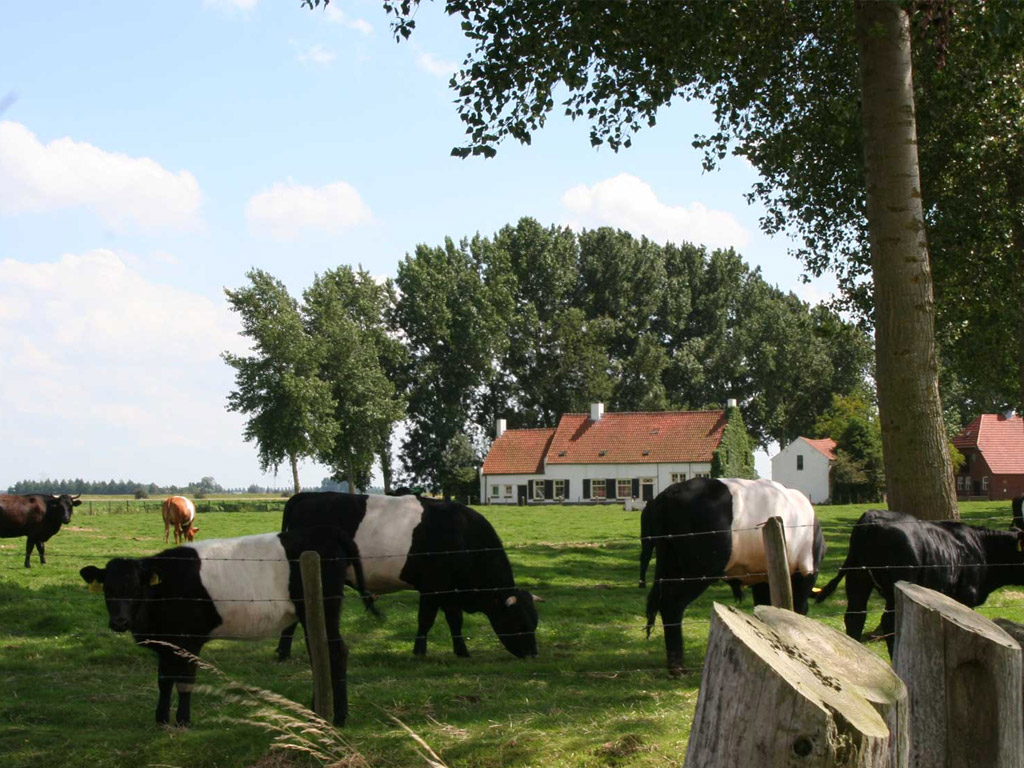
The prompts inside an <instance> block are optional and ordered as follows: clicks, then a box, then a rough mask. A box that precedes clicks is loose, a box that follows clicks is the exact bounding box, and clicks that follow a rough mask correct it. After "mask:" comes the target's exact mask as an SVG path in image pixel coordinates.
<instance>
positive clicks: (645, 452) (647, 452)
mask: <svg viewBox="0 0 1024 768" xmlns="http://www.w3.org/2000/svg"><path fill="white" fill-rule="evenodd" d="M642 455H643V456H650V455H651V452H650V451H644V452H643V454H642Z"/></svg>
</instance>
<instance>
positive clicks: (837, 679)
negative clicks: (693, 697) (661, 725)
mask: <svg viewBox="0 0 1024 768" xmlns="http://www.w3.org/2000/svg"><path fill="white" fill-rule="evenodd" d="M796 619H797V620H798V622H799V623H800V624H801V625H802V624H803V623H805V622H806V623H813V622H812V621H811V620H809V619H805V618H803V617H796ZM803 631H806V632H812V630H810V629H806V630H803ZM813 632H814V634H815V636H816V637H820V636H827V635H828V633H830V632H831V633H833V634H838V633H836V632H835V630H833V629H830V628H829V627H825V626H822V627H821V628H820V630H813ZM834 645H835V646H836V647H843V645H842V643H841V641H838V640H837V641H834ZM845 650H846V651H848V652H849V654H850V655H851V656H853V657H860V656H869V655H871V652H870V651H868V650H867V649H864V648H854V647H850V646H847V647H845ZM860 665H862V666H863V667H864V668H865V669H868V668H870V663H869V662H865V661H863V660H861V659H859V658H858V659H857V661H856V662H851V663H846V664H839V665H836V666H833V665H832V662H831V660H830V657H829V656H828V654H827V653H821V654H820V655H819V656H816V657H812V656H810V655H809V654H808V653H806V652H805V649H804V648H803V647H802V646H801V645H799V644H797V643H794V642H791V641H790V640H789V639H787V637H786V636H785V635H784V634H780V633H779V632H777V631H776V630H775V629H773V628H772V627H771V626H769V625H768V624H766V623H764V622H763V621H761V620H760V619H758V618H755V617H754V616H751V615H749V614H746V613H742V612H741V611H738V610H736V609H735V608H732V607H727V606H723V605H720V604H718V603H716V604H715V606H714V610H713V612H712V616H711V633H710V636H709V638H708V650H707V655H706V656H705V658H704V673H703V676H702V678H701V686H700V693H699V694H698V697H697V709H696V712H695V713H694V717H693V727H692V728H691V730H690V739H689V744H688V745H687V750H686V762H685V765H686V766H687V768H736V766H801V768H836V767H837V766H842V767H843V768H890V766H894V768H904V766H905V764H900V763H895V764H894V763H892V762H890V754H891V753H892V752H893V751H894V750H893V749H892V748H891V747H890V733H889V729H888V728H887V727H886V724H885V721H884V720H883V718H882V716H881V715H880V714H879V713H878V712H877V711H876V709H875V706H873V704H872V702H878V701H880V700H884V699H886V698H887V697H889V698H892V696H893V694H892V693H891V692H892V691H896V693H895V699H897V700H898V699H899V695H898V688H899V686H898V685H896V684H895V683H893V682H892V681H891V680H886V679H885V676H884V675H881V674H879V673H878V671H877V669H874V670H872V671H871V672H870V673H869V674H862V675H861V676H860V677H859V678H858V682H859V684H858V685H854V684H852V683H850V682H848V681H847V680H846V679H845V677H844V676H845V675H846V674H847V673H848V672H849V669H851V668H857V667H858V666H860ZM874 679H880V680H883V681H884V682H883V683H882V685H881V689H882V690H881V691H874V690H873V689H872V686H873V685H874V682H873V680H874ZM865 689H872V693H871V697H872V699H871V701H869V700H868V699H867V698H866V697H865V696H864V694H863V691H864V690H865ZM895 751H896V752H897V753H898V751H899V750H895Z"/></svg>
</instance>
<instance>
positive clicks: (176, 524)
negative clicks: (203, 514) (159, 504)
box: [163, 496, 199, 544]
mask: <svg viewBox="0 0 1024 768" xmlns="http://www.w3.org/2000/svg"><path fill="white" fill-rule="evenodd" d="M163 511H164V542H166V541H167V535H168V533H169V532H170V530H171V528H173V529H174V543H175V544H181V543H182V542H184V541H193V540H194V539H195V537H196V534H197V533H199V529H198V528H197V527H196V526H194V525H193V523H195V521H196V505H195V504H193V503H192V501H191V500H190V499H186V498H185V497H184V496H171V497H170V498H169V499H166V500H164V505H163Z"/></svg>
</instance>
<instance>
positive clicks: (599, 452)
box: [597, 451, 607, 456]
mask: <svg viewBox="0 0 1024 768" xmlns="http://www.w3.org/2000/svg"><path fill="white" fill-rule="evenodd" d="M606 453H607V451H598V452H597V455H598V456H604V455H605V454H606Z"/></svg>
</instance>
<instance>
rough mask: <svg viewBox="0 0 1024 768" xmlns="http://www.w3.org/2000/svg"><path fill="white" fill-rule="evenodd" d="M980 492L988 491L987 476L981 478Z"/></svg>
mask: <svg viewBox="0 0 1024 768" xmlns="http://www.w3.org/2000/svg"><path fill="white" fill-rule="evenodd" d="M981 490H983V491H987V490H988V475H984V476H982V478H981Z"/></svg>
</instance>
